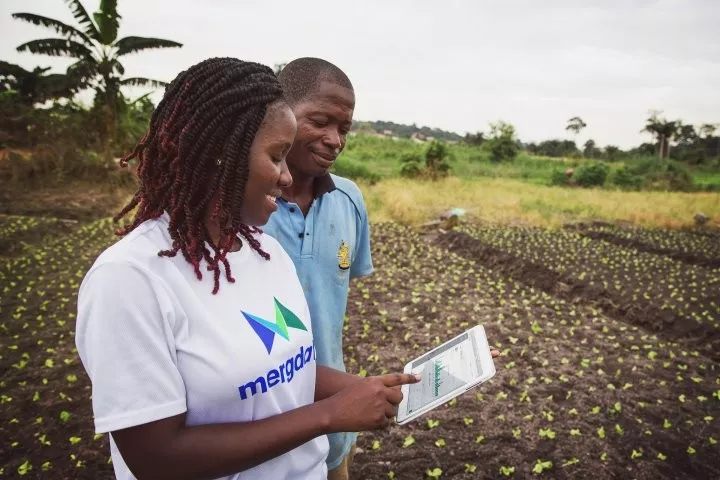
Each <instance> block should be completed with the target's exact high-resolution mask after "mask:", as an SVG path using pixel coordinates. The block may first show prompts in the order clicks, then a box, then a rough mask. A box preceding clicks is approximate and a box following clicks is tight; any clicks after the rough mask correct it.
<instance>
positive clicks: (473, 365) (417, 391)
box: [407, 332, 483, 415]
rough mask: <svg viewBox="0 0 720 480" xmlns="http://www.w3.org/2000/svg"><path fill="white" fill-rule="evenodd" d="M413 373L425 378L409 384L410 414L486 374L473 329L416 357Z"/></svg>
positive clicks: (408, 408)
mask: <svg viewBox="0 0 720 480" xmlns="http://www.w3.org/2000/svg"><path fill="white" fill-rule="evenodd" d="M411 372H412V373H414V374H418V375H420V376H421V377H422V379H421V380H420V382H418V383H414V384H411V385H409V388H408V399H407V415H411V414H412V413H413V412H416V411H417V410H420V409H422V408H423V407H425V406H426V405H428V404H430V403H432V402H434V401H435V400H437V399H439V398H441V397H443V396H445V395H447V394H448V393H451V392H453V391H454V390H457V389H458V388H460V387H463V386H466V385H468V384H469V383H470V382H472V381H473V380H475V379H476V378H478V377H480V376H482V373H483V372H482V368H481V367H480V352H478V351H477V345H476V342H475V341H474V340H473V338H472V337H471V336H470V334H469V332H465V333H464V334H462V335H460V336H458V337H457V338H455V339H453V340H452V341H450V342H448V343H447V344H445V345H443V346H442V347H440V348H438V349H437V350H434V351H432V352H429V353H427V354H425V355H423V356H422V357H420V358H418V359H417V360H415V361H414V362H413V363H412V365H411Z"/></svg>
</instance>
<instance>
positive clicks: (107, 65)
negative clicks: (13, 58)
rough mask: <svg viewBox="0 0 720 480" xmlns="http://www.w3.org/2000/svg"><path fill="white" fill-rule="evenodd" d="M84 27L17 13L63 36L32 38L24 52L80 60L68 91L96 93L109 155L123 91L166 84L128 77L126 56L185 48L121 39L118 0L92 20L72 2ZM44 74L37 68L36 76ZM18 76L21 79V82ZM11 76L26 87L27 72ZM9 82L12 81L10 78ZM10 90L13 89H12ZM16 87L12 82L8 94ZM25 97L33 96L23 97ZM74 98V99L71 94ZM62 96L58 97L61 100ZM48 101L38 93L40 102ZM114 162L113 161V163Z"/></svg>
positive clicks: (106, 3)
mask: <svg viewBox="0 0 720 480" xmlns="http://www.w3.org/2000/svg"><path fill="white" fill-rule="evenodd" d="M67 3H68V7H69V8H70V9H71V10H72V12H73V16H74V17H75V19H76V20H77V22H78V24H79V25H78V26H77V27H75V26H72V25H67V24H65V23H63V22H61V21H59V20H55V19H52V18H48V17H45V16H42V15H37V14H33V13H14V14H13V15H12V16H13V18H15V19H18V20H21V21H25V22H29V23H32V24H34V25H38V26H43V27H46V28H48V29H51V30H54V31H55V32H56V33H58V34H60V36H61V38H42V39H37V40H31V41H29V42H26V43H23V44H22V45H20V46H18V47H17V50H18V51H19V52H30V53H34V54H39V55H49V56H56V57H68V58H71V59H73V60H74V61H75V62H74V63H73V64H72V65H70V66H69V67H68V69H67V73H66V74H65V75H64V76H62V79H61V80H62V81H64V82H66V83H67V84H69V85H68V86H67V89H68V92H67V93H75V92H76V91H77V90H79V89H82V88H92V89H93V90H95V101H94V105H93V109H94V110H96V112H93V113H94V114H98V113H99V114H100V116H101V117H102V119H103V120H104V121H103V122H102V123H101V124H102V125H103V126H104V130H103V131H102V132H101V134H102V137H103V139H104V141H105V142H106V144H105V146H106V155H109V149H110V148H112V147H113V146H115V145H114V144H115V141H116V138H117V131H118V127H119V123H120V116H121V114H123V113H126V112H125V110H126V108H127V102H126V100H125V97H124V96H123V94H122V93H121V87H138V86H141V87H152V88H157V87H163V86H165V85H166V83H165V82H162V81H159V80H152V79H149V78H144V77H130V78H127V77H125V68H124V67H123V65H122V63H121V62H120V60H121V58H122V57H123V56H125V55H129V54H132V53H137V52H141V51H144V50H150V49H158V48H172V47H181V46H182V45H181V44H180V43H178V42H174V41H171V40H164V39H160V38H150V37H137V36H128V37H123V38H120V39H118V38H117V37H118V30H119V27H120V15H119V14H118V12H117V0H101V1H100V5H99V8H98V11H97V12H95V13H94V14H93V16H92V17H91V16H90V15H89V14H88V12H87V11H86V10H85V7H83V5H82V3H80V1H79V0H68V2H67ZM43 71H44V70H42V69H41V70H38V69H36V70H35V74H36V76H37V75H38V74H39V73H41V72H43ZM18 73H19V74H20V76H21V79H20V80H17V79H18ZM2 74H3V75H4V77H5V78H7V77H10V76H12V77H15V79H16V80H17V81H16V83H20V84H22V79H23V78H27V75H24V74H23V72H13V71H9V70H8V69H5V70H4V72H2ZM6 83H7V80H6ZM57 83H59V80H57V79H52V78H50V79H46V81H45V82H41V83H39V84H37V86H36V88H41V87H43V86H44V87H45V88H48V89H49V88H50V87H53V86H55V85H56V84H57ZM8 86H9V88H8ZM8 89H13V85H12V83H10V84H9V85H7V86H6V90H8ZM18 91H20V93H21V97H20V98H27V96H23V95H22V90H20V89H18ZM68 97H71V95H68ZM55 98H57V97H55ZM42 99H43V96H42V95H37V96H36V100H37V101H40V100H42ZM108 160H109V159H108Z"/></svg>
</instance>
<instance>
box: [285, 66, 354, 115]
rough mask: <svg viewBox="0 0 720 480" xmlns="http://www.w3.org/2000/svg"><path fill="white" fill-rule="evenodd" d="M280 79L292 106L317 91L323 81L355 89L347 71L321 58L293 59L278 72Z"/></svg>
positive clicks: (287, 100) (287, 99) (286, 97)
mask: <svg viewBox="0 0 720 480" xmlns="http://www.w3.org/2000/svg"><path fill="white" fill-rule="evenodd" d="M278 80H279V81H280V85H282V87H283V91H284V95H285V101H286V102H287V103H288V104H289V105H290V106H293V105H296V104H298V103H299V102H301V101H302V100H305V99H306V98H307V97H308V96H310V95H312V94H313V93H314V92H316V91H317V89H318V88H319V87H320V83H321V82H330V83H334V84H335V85H339V86H341V87H345V88H348V89H350V90H353V86H352V83H350V79H349V78H348V77H347V75H345V72H343V71H342V70H340V69H339V68H338V67H336V66H335V65H333V64H332V63H330V62H328V61H327V60H323V59H321V58H312V57H303V58H298V59H296V60H293V61H292V62H290V63H288V64H287V65H285V67H283V69H282V70H281V71H280V73H279V74H278Z"/></svg>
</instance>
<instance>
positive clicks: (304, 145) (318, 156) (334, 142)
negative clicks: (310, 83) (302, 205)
mask: <svg viewBox="0 0 720 480" xmlns="http://www.w3.org/2000/svg"><path fill="white" fill-rule="evenodd" d="M354 108H355V93H354V92H353V91H352V90H350V89H347V88H345V87H341V86H339V85H336V84H334V83H331V82H326V81H323V82H321V83H320V85H319V86H318V88H317V90H316V91H315V92H314V93H312V94H310V95H309V96H308V97H307V98H306V99H304V100H302V101H301V102H300V103H298V104H297V105H295V106H294V107H293V113H294V114H295V118H296V119H297V135H296V136H295V143H293V146H292V148H291V149H290V153H289V154H288V156H287V162H288V166H289V167H290V168H291V169H292V170H294V171H296V173H300V174H303V175H307V176H309V177H313V178H317V177H322V176H324V175H326V174H327V173H328V171H329V170H330V167H332V166H333V163H335V159H336V158H337V156H338V155H339V154H340V152H341V151H342V149H343V148H345V141H346V137H347V134H348V132H349V131H350V127H351V126H352V116H353V109H354Z"/></svg>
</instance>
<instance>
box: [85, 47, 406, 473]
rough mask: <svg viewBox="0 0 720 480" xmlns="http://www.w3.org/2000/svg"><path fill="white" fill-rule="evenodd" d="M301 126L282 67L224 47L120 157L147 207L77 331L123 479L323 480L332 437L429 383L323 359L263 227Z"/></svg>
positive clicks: (377, 419)
mask: <svg viewBox="0 0 720 480" xmlns="http://www.w3.org/2000/svg"><path fill="white" fill-rule="evenodd" d="M295 132H296V122H295V118H294V116H293V114H292V112H291V111H290V109H289V108H288V106H287V105H286V104H285V103H284V102H283V100H282V89H281V87H280V85H279V84H278V82H277V80H276V78H275V75H274V74H273V72H272V70H270V69H269V68H268V67H265V66H262V65H259V64H256V63H248V62H243V61H240V60H237V59H231V58H222V59H220V58H215V59H210V60H206V61H204V62H201V63H200V64H198V65H195V66H193V67H192V68H190V69H188V70H187V71H185V72H182V73H181V74H180V75H179V76H178V77H177V78H176V79H175V80H174V81H173V82H172V84H171V85H170V86H169V87H168V89H167V91H166V93H165V96H164V98H163V100H162V101H161V102H160V104H159V105H158V108H157V109H156V111H155V112H154V113H153V116H152V119H151V122H150V128H149V131H148V133H147V134H146V135H145V137H144V138H143V139H142V140H141V141H140V142H139V143H138V144H137V146H136V147H135V149H134V150H133V151H132V152H131V153H130V154H129V155H128V156H126V157H125V158H124V159H123V163H124V164H126V163H127V161H128V160H130V159H137V161H138V176H139V178H140V187H139V189H138V191H137V193H136V194H135V195H134V196H133V198H132V201H131V202H130V203H129V204H128V205H127V206H126V207H125V208H124V209H123V210H122V212H121V213H120V215H119V216H118V217H122V216H124V215H125V214H127V213H128V212H129V211H130V210H132V209H134V208H136V207H137V212H136V214H135V218H134V220H133V222H132V223H131V224H130V225H129V226H128V227H127V228H125V229H123V230H122V231H121V232H120V233H121V234H122V235H124V238H122V239H121V240H120V241H119V242H117V243H116V244H115V245H113V246H111V247H110V248H108V249H107V250H106V251H105V252H103V253H102V254H101V255H100V256H99V257H98V259H97V260H96V262H95V264H94V265H93V266H92V268H91V269H90V270H89V272H88V273H87V275H86V277H85V279H84V280H83V283H82V285H81V287H80V293H79V298H78V319H77V331H76V343H77V348H78V351H79V353H80V358H81V359H82V362H83V365H84V367H85V369H86V370H87V372H88V374H89V376H90V379H91V381H92V387H93V390H92V403H93V410H94V416H95V427H96V430H97V431H98V432H110V433H111V435H110V444H111V453H112V459H113V464H114V467H115V473H116V476H117V477H118V478H121V479H130V478H153V479H156V478H173V479H180V478H217V477H223V476H225V477H226V478H233V479H240V478H263V479H264V478H268V479H282V478H298V479H300V478H302V479H306V478H324V477H325V476H326V467H325V462H324V459H325V456H326V454H327V448H328V446H327V440H326V438H325V436H324V435H325V434H327V433H333V432H340V431H358V430H368V429H374V428H381V427H383V426H386V425H387V424H388V423H389V421H390V419H391V418H392V417H393V416H394V415H395V412H396V408H397V405H398V404H399V403H400V400H401V398H402V395H401V393H400V391H399V389H397V388H393V387H397V386H398V385H401V384H403V383H413V382H416V381H417V379H416V378H414V377H411V376H408V375H401V374H391V375H385V376H381V377H374V378H369V379H361V378H359V377H356V376H353V375H347V374H344V373H341V372H337V371H334V370H330V369H327V368H324V367H316V364H315V359H314V347H313V340H312V328H311V322H310V318H309V314H308V307H307V304H306V302H305V297H304V295H303V292H302V289H301V286H300V283H299V281H298V279H297V275H296V273H295V269H294V267H293V264H292V261H291V260H290V258H289V257H288V256H287V254H286V253H285V252H284V251H283V250H282V248H281V247H280V246H279V244H278V243H277V242H276V241H275V240H273V239H272V238H270V237H268V236H267V235H264V234H262V232H261V231H260V230H259V229H258V227H259V226H261V225H263V224H265V223H266V222H267V221H268V218H269V217H270V215H271V214H272V213H273V212H274V211H275V210H276V208H277V207H276V205H275V200H276V198H277V197H278V196H279V194H280V191H281V189H282V188H283V187H287V186H288V185H290V183H291V182H292V178H291V176H290V174H289V172H288V169H287V165H286V163H285V156H286V155H287V152H288V150H289V149H290V147H291V145H292V143H293V139H294V136H295ZM178 254H179V255H178Z"/></svg>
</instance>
